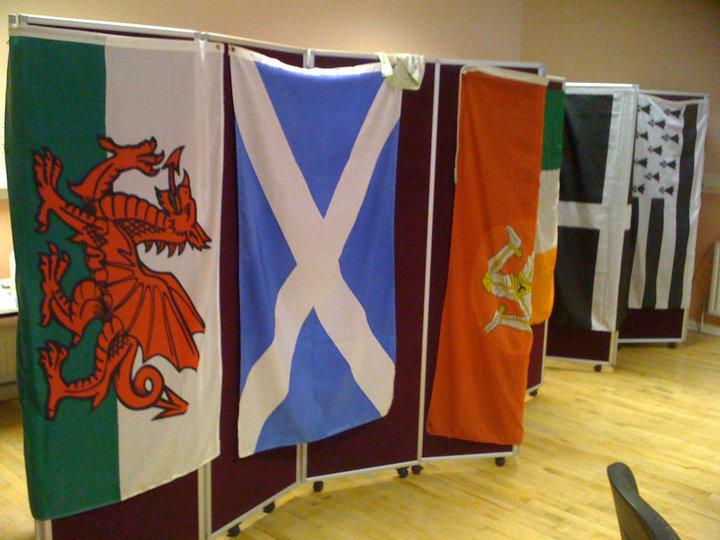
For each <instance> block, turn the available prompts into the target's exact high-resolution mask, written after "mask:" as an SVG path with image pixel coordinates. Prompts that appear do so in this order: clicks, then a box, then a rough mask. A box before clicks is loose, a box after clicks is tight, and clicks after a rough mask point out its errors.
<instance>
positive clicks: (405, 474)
mask: <svg viewBox="0 0 720 540" xmlns="http://www.w3.org/2000/svg"><path fill="white" fill-rule="evenodd" d="M395 470H396V471H397V475H398V476H399V477H400V478H407V477H408V474H410V473H408V468H407V467H399V468H397V469H395Z"/></svg>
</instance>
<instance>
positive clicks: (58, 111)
mask: <svg viewBox="0 0 720 540" xmlns="http://www.w3.org/2000/svg"><path fill="white" fill-rule="evenodd" d="M222 106H223V97H222V51H221V49H220V48H219V46H218V45H216V44H210V43H207V42H203V41H181V40H160V39H138V38H128V37H122V36H108V35H102V34H94V33H90V32H73V31H67V30H57V29H47V28H38V27H35V28H33V27H25V26H23V27H19V28H15V29H12V30H11V34H10V58H9V69H8V93H7V121H6V154H7V156H6V158H7V170H8V191H9V194H10V210H11V219H12V230H13V240H14V246H15V257H16V259H17V290H18V303H19V311H20V323H19V335H18V379H19V386H20V398H21V401H22V406H23V416H24V427H25V457H26V464H27V476H28V487H29V494H30V505H31V509H32V512H33V515H34V516H35V517H36V518H38V519H54V518H59V517H62V516H66V515H70V514H74V513H78V512H82V511H85V510H90V509H93V508H97V507H99V506H103V505H107V504H110V503H114V502H117V501H120V500H123V499H126V498H128V497H132V496H133V495H135V494H138V493H140V492H143V491H146V490H148V489H151V488H153V487H156V486H158V485H161V484H163V483H166V482H169V481H170V480H172V479H174V478H177V477H179V476H183V475H185V474H187V473H190V472H192V471H194V470H195V469H197V468H198V467H200V466H201V465H203V464H205V463H207V462H208V461H210V460H211V459H213V458H214V457H215V456H217V455H218V453H219V410H220V383H221V362H220V329H219V307H218V306H219V273H218V269H219V252H220V250H219V244H220V197H221V191H222V190H221V184H222V152H223V148H222V135H223V110H222Z"/></svg>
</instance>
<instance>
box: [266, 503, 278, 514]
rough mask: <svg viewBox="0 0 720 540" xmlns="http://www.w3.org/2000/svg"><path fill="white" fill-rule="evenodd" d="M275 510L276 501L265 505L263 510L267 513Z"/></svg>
mask: <svg viewBox="0 0 720 540" xmlns="http://www.w3.org/2000/svg"><path fill="white" fill-rule="evenodd" d="M273 510H275V502H271V503H270V504H268V505H266V506H264V507H263V512H265V513H266V514H271V513H272V511H273Z"/></svg>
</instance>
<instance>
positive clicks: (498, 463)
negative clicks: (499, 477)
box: [495, 457, 505, 467]
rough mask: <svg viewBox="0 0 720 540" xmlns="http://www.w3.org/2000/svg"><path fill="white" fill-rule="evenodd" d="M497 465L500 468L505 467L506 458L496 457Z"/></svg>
mask: <svg viewBox="0 0 720 540" xmlns="http://www.w3.org/2000/svg"><path fill="white" fill-rule="evenodd" d="M495 465H497V466H498V467H502V466H503V465H505V458H504V457H496V458H495Z"/></svg>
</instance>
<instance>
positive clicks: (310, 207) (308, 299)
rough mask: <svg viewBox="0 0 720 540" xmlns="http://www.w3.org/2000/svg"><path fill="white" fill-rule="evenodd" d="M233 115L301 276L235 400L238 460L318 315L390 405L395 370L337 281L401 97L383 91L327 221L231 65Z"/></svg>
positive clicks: (359, 377)
mask: <svg viewBox="0 0 720 540" xmlns="http://www.w3.org/2000/svg"><path fill="white" fill-rule="evenodd" d="M233 60H234V61H233V66H232V68H233V69H232V79H233V88H235V89H237V90H238V91H236V92H234V93H233V102H234V105H235V114H236V117H237V124H238V127H239V129H240V133H241V136H242V140H243V143H244V144H245V148H246V150H247V153H248V156H249V157H250V161H251V162H252V165H253V168H254V170H255V173H256V174H257V177H258V180H259V182H260V185H261V187H262V189H263V192H264V194H265V196H266V198H267V200H268V203H269V204H270V207H271V208H272V211H273V213H274V215H275V218H276V219H277V221H278V224H279V226H280V228H281V230H282V232H283V235H284V236H285V239H286V241H287V243H288V246H289V247H290V251H291V252H292V254H293V257H294V258H295V261H296V263H297V266H296V267H295V268H294V269H293V271H292V272H291V273H290V275H289V276H288V278H287V280H286V281H285V283H283V285H282V286H281V288H280V291H279V293H278V296H277V300H276V303H275V334H274V337H273V341H272V343H271V344H270V346H269V347H268V348H267V349H266V350H265V352H264V353H263V354H262V355H261V356H260V358H259V359H258V360H257V361H256V362H255V364H253V366H252V368H251V369H250V371H249V373H248V376H247V381H246V382H245V387H244V388H243V391H242V394H241V396H240V409H239V416H238V435H239V443H240V446H239V453H240V456H241V457H243V456H246V455H250V454H252V453H254V452H255V447H256V446H257V441H258V439H259V437H260V432H261V430H262V427H263V425H264V424H265V422H266V421H267V419H268V418H269V417H270V415H271V414H272V412H273V411H274V410H275V409H276V408H277V407H278V406H279V405H280V404H281V403H282V402H283V400H284V399H285V397H286V396H287V393H288V390H289V385H290V370H291V363H292V357H293V353H294V351H295V345H296V343H297V339H298V335H299V333H300V329H301V327H302V325H303V323H304V322H305V320H306V319H307V317H308V315H309V314H310V312H311V311H312V310H313V309H315V313H316V314H317V316H318V319H319V321H320V323H321V324H322V326H323V328H324V329H325V331H326V332H327V334H328V336H330V339H332V341H333V343H334V344H335V346H336V347H337V348H338V350H339V351H340V353H341V354H342V356H343V357H344V358H345V360H346V361H347V363H348V365H349V366H350V370H351V372H352V375H353V377H354V378H355V381H356V382H357V384H358V386H359V387H360V389H361V390H362V391H363V392H364V393H365V394H366V395H367V397H368V399H369V400H370V401H371V402H372V404H373V405H374V406H375V408H376V409H377V410H378V411H379V413H380V414H381V415H384V414H386V413H387V411H388V410H389V408H390V404H391V402H392V395H393V381H394V377H395V364H394V362H393V360H392V359H391V358H390V357H389V356H388V354H387V353H386V352H385V350H384V349H383V348H382V346H381V345H380V342H379V341H378V340H377V338H376V337H375V335H374V334H373V333H372V330H371V329H370V325H369V324H368V320H367V315H366V313H365V310H364V309H363V306H362V305H361V304H360V302H359V300H358V299H357V298H356V297H355V295H354V294H353V292H352V291H351V290H350V288H349V287H348V285H347V283H346V282H345V280H344V279H343V277H342V274H341V273H340V261H339V259H340V256H341V254H342V251H343V248H344V246H345V243H346V242H347V239H348V237H349V236H350V233H351V231H352V228H353V226H354V224H355V221H356V220H357V217H358V214H359V212H360V208H361V207H362V204H363V201H364V199H365V195H366V193H367V189H368V186H369V184H370V180H371V177H372V173H373V170H374V168H375V163H376V162H377V160H378V157H379V155H380V152H381V151H382V148H383V147H384V145H385V142H386V141H387V139H388V137H389V136H390V133H391V132H392V130H393V129H394V128H395V125H396V124H397V122H398V120H399V117H400V101H401V98H402V92H401V91H400V90H398V89H393V88H390V87H388V86H386V85H384V84H383V85H381V87H380V89H379V90H378V92H377V94H376V96H375V99H374V100H373V103H372V105H371V107H370V110H369V111H368V114H367V116H366V118H365V120H364V122H363V125H362V127H361V128H360V132H359V134H358V136H357V139H356V141H355V144H354V146H353V148H352V151H351V153H350V157H349V158H348V161H347V163H346V165H345V168H344V169H343V172H342V174H341V176H340V179H339V181H338V184H337V187H336V189H335V192H334V194H333V196H332V199H331V201H330V205H329V207H328V210H327V212H326V215H325V217H323V216H322V214H321V213H320V211H319V210H318V208H317V206H316V204H315V201H314V200H313V198H312V195H311V193H310V190H309V188H308V185H307V183H306V181H305V178H304V176H303V174H302V171H301V170H300V168H299V166H298V164H297V162H296V161H295V158H294V156H293V153H292V150H291V149H290V146H289V144H288V142H287V139H286V137H285V134H284V133H283V130H282V126H281V125H280V122H279V120H278V118H277V115H276V113H275V110H274V107H273V105H272V102H271V100H270V97H269V95H268V93H267V90H266V89H265V85H264V83H263V81H262V79H261V77H260V73H259V72H258V69H257V67H256V65H255V63H254V62H253V61H250V60H247V59H244V58H239V57H237V56H236V57H234V58H233Z"/></svg>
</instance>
